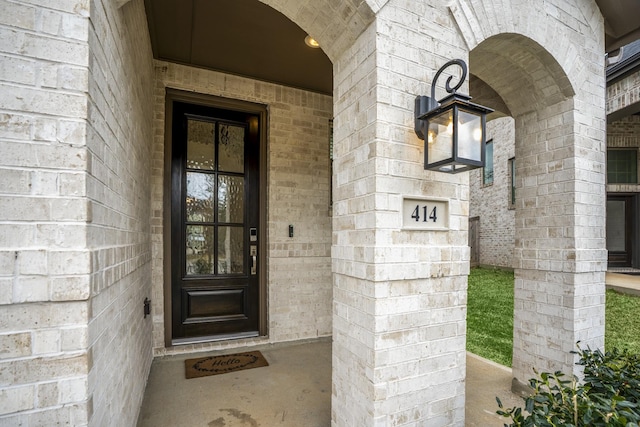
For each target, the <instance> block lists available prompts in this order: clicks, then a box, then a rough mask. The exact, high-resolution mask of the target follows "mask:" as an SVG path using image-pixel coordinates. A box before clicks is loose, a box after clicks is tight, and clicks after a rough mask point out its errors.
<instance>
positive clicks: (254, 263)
mask: <svg viewBox="0 0 640 427" xmlns="http://www.w3.org/2000/svg"><path fill="white" fill-rule="evenodd" d="M249 255H251V275H252V276H255V275H256V272H257V270H258V247H257V246H255V245H251V247H250V248H249Z"/></svg>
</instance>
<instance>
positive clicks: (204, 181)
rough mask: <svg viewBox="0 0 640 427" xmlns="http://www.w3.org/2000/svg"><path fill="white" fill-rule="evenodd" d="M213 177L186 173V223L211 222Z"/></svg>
mask: <svg viewBox="0 0 640 427" xmlns="http://www.w3.org/2000/svg"><path fill="white" fill-rule="evenodd" d="M214 185H215V175H212V174H206V173H198V172H187V200H186V206H187V221H190V222H213V203H214V198H213V195H214Z"/></svg>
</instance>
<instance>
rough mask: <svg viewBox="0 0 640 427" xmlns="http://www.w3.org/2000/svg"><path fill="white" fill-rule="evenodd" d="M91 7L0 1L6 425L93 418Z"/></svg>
mask: <svg viewBox="0 0 640 427" xmlns="http://www.w3.org/2000/svg"><path fill="white" fill-rule="evenodd" d="M87 16H88V4H87V3H86V2H83V1H58V2H54V3H51V4H49V3H43V2H10V1H7V0H2V1H0V152H1V153H2V156H0V181H1V182H2V186H1V187H0V245H1V249H0V304H1V307H0V372H1V374H0V402H1V403H0V425H51V424H54V423H56V422H58V423H60V424H73V425H85V424H86V423H87V422H88V416H89V407H88V400H87V398H88V396H87V387H86V382H87V372H88V368H89V365H90V361H89V355H88V353H87V345H86V341H87V319H88V315H89V314H88V313H89V307H88V303H87V299H88V298H89V288H90V274H91V264H90V262H89V258H88V256H87V253H86V251H85V248H86V222H87V221H89V220H90V218H91V214H90V209H89V207H88V204H87V202H86V200H85V198H84V196H85V190H84V186H83V185H82V183H83V182H84V179H85V176H86V172H85V171H86V168H87V159H88V156H87V150H86V147H85V138H84V136H85V127H86V122H85V119H86V116H87V103H86V95H85V94H86V91H87V89H88V83H87V75H88V63H89V56H88V44H87V39H88V28H89V20H88V19H87Z"/></svg>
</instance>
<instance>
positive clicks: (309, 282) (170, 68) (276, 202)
mask: <svg viewBox="0 0 640 427" xmlns="http://www.w3.org/2000/svg"><path fill="white" fill-rule="evenodd" d="M155 80H156V87H155V113H156V121H155V129H156V131H155V135H156V137H155V146H154V168H153V180H154V189H153V192H152V194H153V198H152V210H153V217H152V224H153V235H154V237H153V240H154V254H155V256H154V259H153V263H154V267H153V283H154V288H153V294H154V297H153V304H154V305H153V313H154V349H155V352H156V354H165V353H167V352H169V353H184V352H188V351H194V350H204V349H212V348H224V347H233V346H240V345H247V344H251V343H253V342H261V341H264V340H267V341H269V342H279V341H289V340H298V339H308V338H317V337H323V336H328V335H330V334H331V295H332V292H331V258H330V255H331V254H330V248H331V222H330V215H331V214H330V208H329V201H330V194H329V184H330V178H329V176H330V164H329V121H330V120H331V118H332V104H331V97H330V96H326V95H321V94H317V93H311V92H306V91H302V90H298V89H293V88H288V87H284V86H279V85H275V84H271V83H266V82H260V81H255V80H250V79H246V78H241V77H237V76H231V75H227V74H222V73H218V72H212V71H207V70H202V69H196V68H189V67H185V66H181V65H176V64H171V63H166V62H156V77H155ZM167 87H170V88H175V89H183V90H189V91H196V92H199V93H203V94H210V95H217V96H223V97H227V98H235V99H241V100H245V101H251V102H256V103H262V104H266V105H267V106H268V141H267V156H268V160H267V164H268V165H269V171H268V183H267V194H268V201H267V204H268V206H267V227H268V231H267V233H268V236H267V239H268V246H267V251H268V253H267V263H268V266H267V277H268V281H267V294H268V313H267V315H268V329H269V330H268V337H266V338H260V339H251V340H239V341H236V342H233V341H232V342H222V343H220V342H218V343H207V344H194V345H183V346H177V347H173V348H170V349H166V348H165V323H164V322H165V317H164V305H163V301H164V297H165V293H164V285H163V284H164V283H165V278H164V272H163V263H164V262H165V261H164V260H163V257H162V253H163V249H162V248H163V244H164V243H163V237H162V232H163V230H162V223H163V215H164V214H163V211H162V203H163V202H162V201H163V198H162V195H163V192H164V191H168V189H167V187H166V185H165V183H164V181H163V170H164V169H163V164H164V161H165V159H164V149H165V148H164V126H165V125H164V108H165V89H166V88H167ZM290 224H291V225H293V226H294V237H293V238H290V237H289V230H288V227H289V225H290ZM166 280H168V279H166Z"/></svg>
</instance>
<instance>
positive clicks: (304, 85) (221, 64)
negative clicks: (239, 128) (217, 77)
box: [145, 0, 333, 95]
mask: <svg viewBox="0 0 640 427" xmlns="http://www.w3.org/2000/svg"><path fill="white" fill-rule="evenodd" d="M145 9H146V12H147V21H148V24H149V32H150V34H151V43H152V46H153V54H154V57H155V58H156V59H161V60H165V61H170V62H177V63H181V64H188V65H193V66H195V67H200V68H208V69H211V70H217V71H223V72H227V73H231V74H235V75H240V76H245V77H251V78H255V79H258V80H264V81H269V82H274V83H280V84H283V85H286V86H292V87H298V88H301V89H306V90H310V91H314V92H320V93H326V94H329V95H330V94H332V93H333V65H332V64H331V61H330V60H329V58H328V57H327V55H325V53H324V52H323V51H322V49H313V48H310V47H308V46H307V45H306V44H305V42H304V39H305V37H306V36H307V34H306V33H305V32H304V31H303V30H302V29H301V28H300V27H298V26H297V25H296V24H294V23H293V22H292V21H291V20H289V19H288V18H287V17H286V16H284V15H283V14H281V13H280V12H278V11H277V10H275V9H273V8H271V7H269V6H267V5H265V4H263V3H261V2H259V1H257V0H145Z"/></svg>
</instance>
